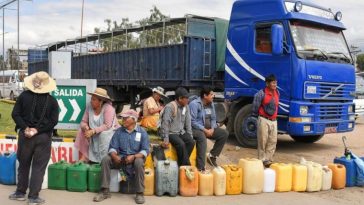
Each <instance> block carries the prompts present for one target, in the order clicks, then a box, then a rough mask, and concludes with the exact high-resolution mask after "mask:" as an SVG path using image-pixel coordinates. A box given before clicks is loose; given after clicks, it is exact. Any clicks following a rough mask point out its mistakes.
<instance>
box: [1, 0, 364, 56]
mask: <svg viewBox="0 0 364 205" xmlns="http://www.w3.org/2000/svg"><path fill="white" fill-rule="evenodd" d="M310 1H312V2H317V3H319V4H320V5H322V6H325V7H329V8H331V9H332V10H333V11H338V10H340V11H342V13H343V23H344V24H345V25H346V27H347V31H345V34H346V37H347V39H348V41H349V44H355V45H358V46H360V47H361V48H362V49H363V51H364V22H363V19H364V10H363V8H364V1H363V0H320V1H318V0H310ZM3 2H7V1H5V0H0V5H1V4H2V3H3ZM233 2H234V0H134V1H130V0H85V13H84V35H85V34H92V33H93V31H94V28H95V27H101V28H106V24H105V23H104V19H107V18H108V19H112V20H117V21H119V22H120V21H121V19H122V18H125V17H128V18H129V19H130V20H131V21H132V22H134V21H136V20H139V19H141V18H143V17H146V16H148V14H149V10H150V9H151V8H152V6H153V5H156V6H157V7H158V8H159V9H160V10H161V11H162V13H164V14H166V15H169V16H171V17H182V16H184V15H185V14H196V15H202V16H215V17H222V18H227V19H228V18H229V16H230V10H231V6H232V4H233ZM81 5H82V0H33V1H25V0H21V1H20V48H21V49H27V48H29V47H35V46H36V45H44V44H48V43H52V42H56V41H63V40H65V39H70V38H75V37H77V36H80V24H81V23H80V22H81ZM7 8H8V9H6V10H5V32H6V34H5V47H6V48H8V47H11V46H14V47H16V43H17V18H16V15H17V13H16V10H14V9H16V4H13V5H9V6H7ZM0 28H1V27H0ZM0 45H1V47H0V48H2V41H0Z"/></svg>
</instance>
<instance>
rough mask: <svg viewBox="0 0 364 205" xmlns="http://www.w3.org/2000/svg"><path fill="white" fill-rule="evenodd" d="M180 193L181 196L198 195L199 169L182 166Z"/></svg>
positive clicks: (180, 169) (180, 171)
mask: <svg viewBox="0 0 364 205" xmlns="http://www.w3.org/2000/svg"><path fill="white" fill-rule="evenodd" d="M179 193H180V195H181V196H197V194H198V171H197V168H196V167H192V166H181V167H180V168H179Z"/></svg>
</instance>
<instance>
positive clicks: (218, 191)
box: [212, 167, 226, 196]
mask: <svg viewBox="0 0 364 205" xmlns="http://www.w3.org/2000/svg"><path fill="white" fill-rule="evenodd" d="M212 175H213V176H214V194H215V196H223V195H225V194H226V172H225V170H224V169H223V168H222V167H215V168H214V169H213V170H212Z"/></svg>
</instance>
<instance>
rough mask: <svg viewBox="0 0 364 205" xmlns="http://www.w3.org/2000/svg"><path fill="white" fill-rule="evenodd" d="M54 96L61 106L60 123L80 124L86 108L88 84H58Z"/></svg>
mask: <svg viewBox="0 0 364 205" xmlns="http://www.w3.org/2000/svg"><path fill="white" fill-rule="evenodd" d="M51 94H52V96H53V97H55V98H56V100H57V102H58V106H59V118H58V121H59V123H71V124H80V122H81V120H82V116H83V114H84V112H85V109H86V95H87V93H86V86H63V85H59V86H57V90H55V91H53V92H52V93H51Z"/></svg>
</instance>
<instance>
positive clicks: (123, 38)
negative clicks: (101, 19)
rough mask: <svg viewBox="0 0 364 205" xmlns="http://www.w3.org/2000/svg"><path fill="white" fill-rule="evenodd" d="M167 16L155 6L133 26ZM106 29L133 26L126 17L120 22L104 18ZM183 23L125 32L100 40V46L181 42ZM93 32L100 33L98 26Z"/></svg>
mask: <svg viewBox="0 0 364 205" xmlns="http://www.w3.org/2000/svg"><path fill="white" fill-rule="evenodd" d="M168 18H169V16H167V15H164V14H163V13H162V12H161V11H160V10H159V9H158V8H157V7H156V6H153V8H152V9H150V15H149V16H148V17H146V18H143V19H141V20H139V21H136V22H135V26H141V27H143V26H148V25H151V24H153V23H156V22H162V21H163V20H166V19H168ZM105 23H106V24H107V29H106V31H116V30H120V29H128V28H131V27H133V24H132V23H130V22H129V19H128V18H122V20H121V23H118V22H117V21H112V20H111V19H105ZM184 29H185V25H184V24H177V25H172V26H165V27H159V28H156V29H151V30H143V31H141V32H139V33H133V34H132V33H127V34H123V35H118V36H113V37H112V38H106V39H101V40H100V42H99V43H100V46H101V47H103V50H105V51H113V50H122V49H130V48H139V47H146V46H160V45H165V44H175V43H181V42H182V41H183V36H184V34H185V30H184ZM94 30H95V33H101V32H104V31H101V29H100V28H95V29H94Z"/></svg>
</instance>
